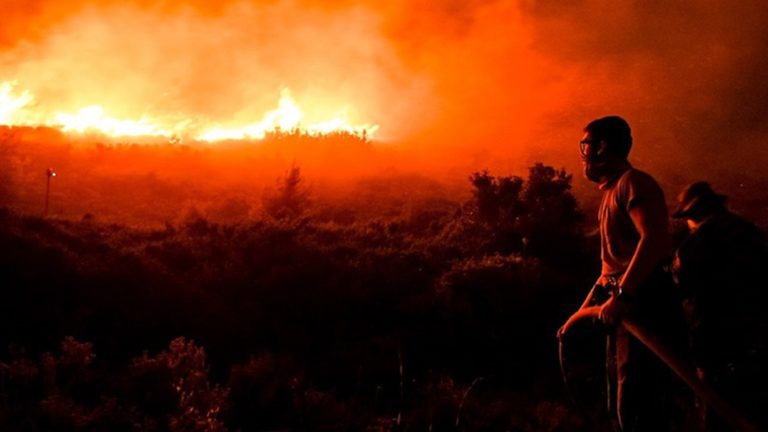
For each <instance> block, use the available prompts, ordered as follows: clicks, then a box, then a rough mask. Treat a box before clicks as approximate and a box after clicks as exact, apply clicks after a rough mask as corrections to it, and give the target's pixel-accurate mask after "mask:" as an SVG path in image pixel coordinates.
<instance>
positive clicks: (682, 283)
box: [672, 182, 768, 431]
mask: <svg viewBox="0 0 768 432" xmlns="http://www.w3.org/2000/svg"><path fill="white" fill-rule="evenodd" d="M672 217H674V218H677V219H681V220H684V221H685V222H686V223H687V225H688V228H689V232H690V233H689V235H688V237H687V238H686V239H685V240H683V242H682V243H681V245H680V246H679V248H678V249H677V252H676V254H675V259H674V263H673V271H674V275H675V280H676V282H677V284H678V287H679V289H680V294H681V296H682V298H683V307H684V310H685V315H686V319H687V321H688V326H689V332H690V342H691V349H692V352H693V356H694V362H695V364H696V367H697V371H698V373H699V375H700V376H701V377H702V378H703V379H704V380H706V381H707V382H709V383H710V384H711V385H712V387H713V388H714V389H715V390H716V391H718V392H719V393H720V394H721V396H722V397H723V398H725V399H726V400H727V401H729V402H731V403H732V404H734V405H735V407H736V408H737V409H738V410H739V411H741V412H742V414H743V415H745V416H746V417H747V418H751V419H752V421H756V422H758V423H761V422H762V423H761V426H762V427H768V423H766V415H765V413H764V411H765V408H766V407H768V374H767V373H766V370H765V368H766V367H768V352H767V351H766V348H767V347H768V344H767V343H766V335H768V325H767V322H766V318H765V316H766V313H765V310H766V307H768V304H766V287H765V283H764V280H765V277H764V276H763V272H764V270H763V269H764V268H765V266H766V265H768V248H766V240H765V237H764V235H763V233H762V232H761V231H760V230H759V229H758V228H757V227H756V226H755V225H754V224H752V223H751V222H749V221H747V220H746V219H744V218H743V217H741V216H738V215H736V214H734V213H732V212H731V211H729V210H728V208H727V206H726V197H725V196H724V195H721V194H718V193H715V191H714V190H713V189H712V187H711V186H710V185H709V183H706V182H696V183H692V184H690V185H688V186H687V187H686V188H685V189H684V190H683V191H682V192H681V193H680V195H679V196H678V206H677V208H676V210H675V211H674V212H673V213H672ZM700 420H701V422H702V423H703V425H704V427H705V428H706V430H708V431H720V430H723V431H724V430H730V429H729V428H728V427H726V426H725V424H724V423H722V421H721V420H720V419H719V418H717V417H716V416H715V415H714V414H710V413H708V412H707V410H706V408H703V407H702V410H701V412H700Z"/></svg>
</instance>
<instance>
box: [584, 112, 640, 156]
mask: <svg viewBox="0 0 768 432" xmlns="http://www.w3.org/2000/svg"><path fill="white" fill-rule="evenodd" d="M584 132H588V133H589V134H590V135H592V139H593V140H594V141H596V142H600V140H603V141H605V143H606V149H605V151H606V152H608V153H609V154H612V155H614V156H618V157H622V158H626V157H627V156H629V150H630V149H632V130H631V129H630V128H629V123H627V121H626V120H624V119H623V118H621V117H619V116H608V117H603V118H599V119H597V120H592V121H591V122H590V123H589V124H588V125H587V127H585V128H584Z"/></svg>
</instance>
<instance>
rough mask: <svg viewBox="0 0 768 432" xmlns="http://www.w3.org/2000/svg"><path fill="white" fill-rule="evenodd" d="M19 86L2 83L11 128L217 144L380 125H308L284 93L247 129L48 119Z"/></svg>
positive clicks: (0, 103)
mask: <svg viewBox="0 0 768 432" xmlns="http://www.w3.org/2000/svg"><path fill="white" fill-rule="evenodd" d="M15 87H16V84H15V83H14V82H3V83H1V84H0V124H3V125H7V126H49V127H56V128H60V129H61V130H62V131H63V132H74V133H86V132H96V133H101V134H104V135H107V136H111V137H163V138H169V137H179V136H183V137H190V138H191V139H193V140H197V141H205V142H215V141H224V140H244V139H262V138H264V137H265V136H266V135H267V134H268V133H270V132H275V131H300V132H302V133H306V134H310V135H320V134H330V133H334V132H348V133H352V134H355V135H359V136H366V137H372V136H373V134H374V133H375V132H376V131H377V130H378V128H379V126H378V125H373V124H363V125H353V124H351V123H350V122H349V120H348V119H347V116H346V114H342V115H340V116H337V117H333V118H331V119H329V120H324V121H321V122H317V123H310V124H307V125H304V124H302V119H303V118H304V113H303V111H302V110H301V108H299V106H298V105H297V103H296V101H295V100H294V99H293V97H291V92H290V90H288V89H284V90H283V91H282V93H281V96H280V100H279V102H278V106H277V108H275V109H273V110H271V111H268V112H267V113H266V114H264V116H263V117H262V119H261V120H260V121H259V122H257V123H253V124H250V125H246V126H231V127H214V126H207V125H200V124H195V123H194V122H192V121H185V122H179V123H176V124H173V125H168V124H163V122H161V121H159V120H157V119H153V118H150V117H147V116H142V117H141V118H139V119H138V120H131V119H118V118H115V117H111V116H109V115H108V110H107V109H105V108H104V107H103V106H102V105H89V106H86V107H85V108H82V109H80V110H78V111H76V112H75V113H74V114H73V113H68V112H60V111H57V112H56V113H55V114H53V116H50V117H44V116H41V113H40V112H38V111H36V110H34V109H33V108H34V107H33V106H32V104H33V102H34V101H35V97H34V96H33V95H32V94H31V93H30V92H29V91H26V90H24V91H21V92H19V91H18V90H15Z"/></svg>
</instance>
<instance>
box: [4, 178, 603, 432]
mask: <svg viewBox="0 0 768 432" xmlns="http://www.w3.org/2000/svg"><path fill="white" fill-rule="evenodd" d="M395 181H401V182H404V185H405V186H407V185H408V181H409V180H405V179H404V178H400V179H399V180H395ZM410 181H413V182H418V181H421V180H419V179H418V178H412V179H411V180H410ZM570 181H571V178H570V176H569V175H568V174H566V173H565V172H563V171H559V170H555V169H553V168H551V167H547V166H545V165H542V164H537V165H535V166H534V167H532V168H531V169H530V171H529V173H528V174H527V175H526V176H525V177H497V176H493V175H491V174H490V173H488V172H479V173H475V174H474V175H472V176H471V177H470V179H469V183H468V185H467V192H468V193H467V194H466V195H467V196H468V197H469V198H468V199H467V200H466V201H465V202H463V203H457V204H452V203H451V202H447V201H446V200H444V199H443V198H441V197H440V196H439V195H437V196H435V197H433V198H432V199H429V198H428V194H425V196H423V197H421V199H419V200H409V201H408V203H409V204H408V208H407V209H404V210H403V211H400V212H394V213H386V212H384V213H379V214H378V216H376V211H375V210H374V209H377V208H386V209H391V208H393V206H388V205H385V204H386V203H382V202H376V199H377V197H378V198H379V200H387V199H394V198H392V196H394V194H392V195H390V194H386V193H384V192H385V191H384V190H385V188H384V187H382V184H380V183H376V182H373V183H371V184H370V188H369V189H366V188H365V187H363V186H361V187H360V189H358V192H359V196H358V198H359V199H362V200H364V201H365V200H370V208H369V213H363V212H358V211H349V210H348V209H347V210H345V203H344V202H337V203H331V202H326V203H324V204H323V203H317V202H315V201H314V199H313V190H312V187H311V179H307V178H305V177H304V175H303V172H302V170H301V169H300V167H299V166H294V168H293V169H291V170H289V171H288V172H287V173H285V174H284V175H283V176H282V177H280V179H279V180H278V182H277V184H275V185H274V187H273V189H271V190H270V191H269V193H267V194H265V195H264V198H263V199H264V200H265V201H264V202H263V204H264V208H265V209H268V210H266V211H264V212H262V213H259V214H257V215H250V216H249V217H247V218H243V219H242V220H240V221H232V222H227V223H222V222H216V221H214V220H211V219H209V218H207V217H206V216H205V215H204V214H203V213H202V212H200V211H196V210H195V209H193V208H192V209H189V210H188V211H187V212H186V213H185V214H184V215H183V217H181V218H179V219H178V220H176V221H174V222H169V223H167V224H166V225H165V226H164V227H163V228H135V227H129V226H124V225H116V224H106V223H102V222H99V218H98V216H96V217H95V218H94V217H85V218H82V219H81V220H64V219H42V218H40V217H38V216H30V215H25V214H21V213H19V212H16V211H12V210H8V209H6V210H3V211H2V212H0V278H1V279H2V281H3V285H2V300H3V301H2V302H0V328H1V329H2V333H1V335H2V340H1V341H0V342H1V344H0V348H2V349H3V351H2V355H0V361H2V364H0V368H1V369H2V370H0V429H3V430H51V429H55V430H73V431H75V430H76V431H81V430H160V431H165V430H172V431H219V430H232V431H236V430H274V429H288V430H291V429H292V430H364V429H367V430H526V431H527V430H530V431H533V430H536V431H546V430H551V431H554V430H592V429H591V427H590V426H589V425H588V424H587V423H585V422H584V420H583V419H582V418H581V417H579V416H578V415H577V413H575V412H574V411H573V410H572V409H571V408H569V407H568V406H567V405H566V404H565V403H564V402H563V397H562V388H561V384H560V382H559V374H558V369H557V363H556V359H557V356H556V352H555V351H556V350H555V348H556V347H555V344H554V333H555V330H556V329H557V327H558V325H559V324H560V323H561V321H562V319H563V317H565V316H567V314H568V312H569V311H570V310H571V309H572V308H573V307H574V305H575V304H577V302H578V300H579V298H580V297H582V296H583V292H584V290H585V287H586V286H587V285H588V284H589V283H590V280H591V278H592V277H593V276H594V273H595V271H596V267H597V263H596V261H595V260H596V259H597V256H598V252H597V249H596V248H597V246H596V244H595V242H594V239H592V238H588V237H586V236H585V234H584V232H583V227H582V225H581V220H582V218H583V216H582V213H581V211H580V209H579V207H578V204H577V202H576V200H575V198H574V197H573V195H572V194H571V192H570ZM422 186H423V185H422ZM399 187H400V186H398V188H399ZM421 190H422V191H423V190H424V187H422V189H421ZM378 192H381V194H379V193H378ZM366 197H367V198H366ZM415 203H416V204H415ZM233 206H234V207H235V208H236V207H237V205H236V204H233ZM379 206H382V207H379ZM169 344H170V345H169ZM142 353H144V354H142Z"/></svg>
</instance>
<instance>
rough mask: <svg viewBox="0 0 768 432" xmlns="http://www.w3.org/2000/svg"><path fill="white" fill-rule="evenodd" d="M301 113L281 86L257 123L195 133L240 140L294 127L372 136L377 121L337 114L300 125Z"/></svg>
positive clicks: (203, 138) (311, 131)
mask: <svg viewBox="0 0 768 432" xmlns="http://www.w3.org/2000/svg"><path fill="white" fill-rule="evenodd" d="M303 117H304V113H303V112H302V110H301V108H299V106H298V105H297V104H296V102H295V101H294V100H293V98H292V97H291V92H290V90H288V89H284V90H283V91H282V94H281V96H280V102H279V103H278V107H277V108H276V109H274V110H272V111H269V112H267V113H266V114H264V117H263V118H262V119H261V121H259V122H258V123H254V124H251V125H248V126H245V127H242V128H231V129H230V128H212V129H208V130H206V131H205V132H203V133H202V134H201V135H198V136H197V139H198V140H200V141H221V140H241V139H248V138H251V139H262V138H264V136H266V134H267V133H269V132H273V131H277V130H281V131H293V130H297V129H298V130H301V131H303V132H305V133H309V134H311V135H316V134H329V133H333V132H341V131H343V132H349V133H353V134H356V135H361V136H362V135H365V136H368V137H370V136H372V135H373V134H374V133H375V132H376V130H378V128H379V127H378V126H377V125H368V124H366V125H359V126H353V125H351V124H350V123H349V122H348V121H347V120H346V119H345V118H343V117H336V118H333V119H331V120H327V121H323V122H320V123H314V124H310V125H307V126H302V124H301V120H302V118H303Z"/></svg>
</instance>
